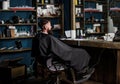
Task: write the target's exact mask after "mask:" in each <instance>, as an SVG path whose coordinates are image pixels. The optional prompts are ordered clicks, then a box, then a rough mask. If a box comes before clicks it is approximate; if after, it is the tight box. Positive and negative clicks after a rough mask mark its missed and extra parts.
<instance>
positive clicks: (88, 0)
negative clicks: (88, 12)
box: [85, 0, 97, 2]
mask: <svg viewBox="0 0 120 84" xmlns="http://www.w3.org/2000/svg"><path fill="white" fill-rule="evenodd" d="M85 2H97V0H85Z"/></svg>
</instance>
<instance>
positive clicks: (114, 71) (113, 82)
mask: <svg viewBox="0 0 120 84" xmlns="http://www.w3.org/2000/svg"><path fill="white" fill-rule="evenodd" d="M62 41H63V42H65V43H67V44H69V45H72V46H78V47H80V46H83V47H89V49H91V48H94V49H97V48H102V49H107V50H114V51H115V54H113V55H114V56H113V55H110V54H109V53H108V54H107V56H105V55H104V57H106V58H105V60H104V63H101V65H100V66H99V67H101V66H102V69H103V66H104V68H105V67H106V68H105V69H103V70H98V71H99V72H98V73H101V74H102V73H104V75H103V76H101V77H102V78H101V79H100V80H101V81H102V82H103V83H104V84H120V42H112V41H103V40H79V39H78V40H62ZM93 53H95V51H94V52H93ZM98 54H99V53H98ZM110 56H112V57H110ZM108 66H109V68H107V67H108ZM100 71H101V72H100ZM108 72H109V73H108ZM101 74H100V75H101ZM108 76H110V77H108ZM97 77H98V75H97ZM96 81H98V80H97V79H96Z"/></svg>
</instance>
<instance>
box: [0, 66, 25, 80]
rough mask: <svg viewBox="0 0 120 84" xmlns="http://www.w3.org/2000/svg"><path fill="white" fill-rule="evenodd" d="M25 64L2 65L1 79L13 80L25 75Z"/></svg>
mask: <svg viewBox="0 0 120 84" xmlns="http://www.w3.org/2000/svg"><path fill="white" fill-rule="evenodd" d="M25 71H26V70H25V65H22V64H17V65H14V66H13V65H12V66H0V80H11V79H15V78H18V77H25Z"/></svg>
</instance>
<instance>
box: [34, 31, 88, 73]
mask: <svg viewBox="0 0 120 84" xmlns="http://www.w3.org/2000/svg"><path fill="white" fill-rule="evenodd" d="M32 56H34V57H36V59H37V60H38V61H40V62H41V61H42V60H40V59H43V58H41V57H45V58H49V57H52V56H58V57H59V58H61V59H63V60H64V61H70V63H71V66H72V67H74V68H75V69H76V70H77V71H81V70H82V69H83V68H84V67H86V66H87V65H88V63H89V60H90V56H89V54H88V53H87V52H86V51H85V50H83V49H78V48H72V47H70V46H68V45H67V44H65V43H63V42H62V41H60V40H59V39H57V38H55V37H54V36H52V35H49V34H44V33H38V34H37V35H36V36H35V38H34V39H33V44H32Z"/></svg>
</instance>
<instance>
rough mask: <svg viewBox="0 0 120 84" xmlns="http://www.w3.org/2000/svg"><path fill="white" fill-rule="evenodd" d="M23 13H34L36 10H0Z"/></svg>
mask: <svg viewBox="0 0 120 84" xmlns="http://www.w3.org/2000/svg"><path fill="white" fill-rule="evenodd" d="M14 11H15V12H23V11H26V12H32V11H33V12H36V10H1V9H0V12H14Z"/></svg>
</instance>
